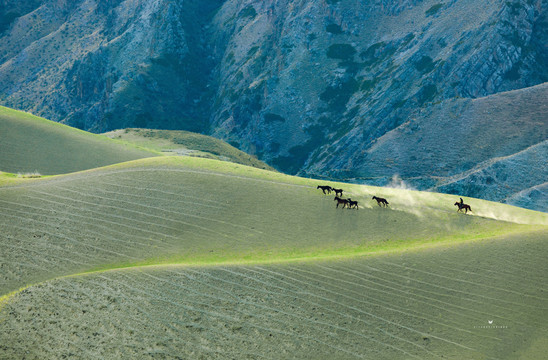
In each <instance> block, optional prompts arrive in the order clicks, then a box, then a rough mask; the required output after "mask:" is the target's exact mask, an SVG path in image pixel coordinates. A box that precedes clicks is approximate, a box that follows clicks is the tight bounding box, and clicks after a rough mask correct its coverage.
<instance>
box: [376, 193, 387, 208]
mask: <svg viewBox="0 0 548 360" xmlns="http://www.w3.org/2000/svg"><path fill="white" fill-rule="evenodd" d="M373 200H377V205H379V206H381V207H382V206H384V207H387V206H388V201H387V200H386V199H384V198H380V197H376V196H373Z"/></svg>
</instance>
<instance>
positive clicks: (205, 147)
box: [103, 129, 275, 171]
mask: <svg viewBox="0 0 548 360" xmlns="http://www.w3.org/2000/svg"><path fill="white" fill-rule="evenodd" d="M103 135H105V136H107V137H109V138H111V139H119V140H123V141H127V142H129V143H132V144H135V145H138V146H142V147H146V148H148V149H153V150H155V151H159V152H163V153H165V154H171V155H187V156H197V157H205V158H209V159H216V160H226V161H231V162H235V163H237V164H242V165H248V166H253V167H256V168H259V169H267V170H273V171H275V170H274V168H272V167H270V166H268V165H267V164H265V163H264V162H262V161H260V160H258V159H257V158H256V157H255V156H252V155H249V154H246V153H245V152H243V151H241V150H238V149H236V148H235V147H234V146H232V145H230V144H228V143H226V142H225V141H222V140H219V139H216V138H214V137H211V136H207V135H202V134H197V133H193V132H189V131H182V130H155V129H121V130H114V131H110V132H108V133H105V134H103Z"/></svg>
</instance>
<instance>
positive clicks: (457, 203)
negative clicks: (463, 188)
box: [455, 198, 472, 214]
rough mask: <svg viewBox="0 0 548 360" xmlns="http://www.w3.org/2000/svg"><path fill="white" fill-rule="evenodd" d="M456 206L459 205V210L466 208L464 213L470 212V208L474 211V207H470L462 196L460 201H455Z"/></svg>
mask: <svg viewBox="0 0 548 360" xmlns="http://www.w3.org/2000/svg"><path fill="white" fill-rule="evenodd" d="M455 206H458V207H459V208H458V209H457V212H459V211H462V209H464V213H465V214H468V210H470V211H472V208H471V207H470V205H468V204H465V203H464V201H463V200H462V198H460V202H458V201H457V202H456V203H455Z"/></svg>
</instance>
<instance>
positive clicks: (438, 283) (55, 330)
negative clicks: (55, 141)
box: [0, 156, 548, 359]
mask: <svg viewBox="0 0 548 360" xmlns="http://www.w3.org/2000/svg"><path fill="white" fill-rule="evenodd" d="M323 183H324V182H319V181H316V180H311V179H304V178H298V177H291V176H287V175H284V174H280V173H275V172H271V171H265V170H260V169H256V168H252V167H247V166H242V165H238V164H234V163H229V162H222V161H216V160H209V159H203V158H194V157H172V156H170V157H153V158H146V159H140V160H135V161H131V162H125V163H120V164H115V165H110V166H107V167H103V168H98V169H92V170H87V171H82V172H78V173H72V174H67V175H60V176H53V177H47V178H42V179H15V180H13V181H12V182H11V183H10V184H9V185H4V186H1V187H0V205H1V207H0V212H1V215H2V216H1V217H0V228H2V234H1V235H0V249H1V251H0V253H1V254H2V256H3V259H2V261H1V269H2V271H1V272H0V296H2V295H3V297H2V298H0V344H1V345H0V354H2V355H4V354H5V355H6V357H7V358H13V357H17V355H19V354H21V353H22V352H23V351H29V353H26V354H27V355H29V357H31V358H62V357H71V356H75V355H76V356H83V357H86V358H127V359H130V358H135V357H140V358H154V357H158V356H159V357H164V358H176V357H182V358H199V357H206V358H227V357H234V358H280V357H282V358H295V357H296V358H318V357H322V356H329V357H330V358H341V359H343V358H344V359H347V358H375V359H408V358H420V359H430V358H440V357H441V356H442V355H443V356H444V357H445V358H454V359H460V358H469V359H485V358H509V359H510V358H519V356H522V355H523V356H525V357H524V358H526V356H527V354H531V353H533V354H534V353H535V352H538V351H542V349H543V348H542V346H543V345H542V344H544V343H545V342H546V339H547V334H548V329H547V327H546V325H545V324H546V323H547V322H546V320H548V318H547V315H546V311H545V309H546V304H547V300H548V298H547V295H546V293H545V291H546V289H544V285H543V284H545V283H546V278H547V277H548V276H547V274H548V272H547V270H548V269H547V268H546V262H545V258H546V255H547V252H548V246H547V244H546V238H547V236H548V214H545V213H539V212H534V211H529V210H524V209H520V208H515V207H511V206H507V205H502V204H497V203H492V202H488V201H483V200H477V199H471V198H466V199H465V201H466V202H467V203H469V204H470V205H471V206H472V209H473V212H472V214H468V215H465V214H460V213H457V212H456V207H455V206H453V203H454V202H455V201H456V200H458V198H457V197H455V196H450V195H443V194H435V193H423V192H415V191H409V190H400V189H387V188H377V187H369V186H361V185H350V184H336V183H331V185H332V186H337V187H342V188H344V190H345V195H346V196H350V197H352V198H353V199H354V200H358V201H359V203H360V206H361V207H360V209H359V210H348V209H337V208H336V207H335V202H334V201H333V196H332V195H330V196H327V195H323V194H322V192H321V191H320V190H318V189H316V186H317V185H318V184H323ZM372 195H378V196H383V197H386V198H387V199H388V200H389V202H390V206H389V207H388V208H380V207H378V206H377V205H376V203H375V202H374V201H373V200H372V199H371V196H372ZM488 321H493V323H492V324H488ZM488 325H489V326H491V327H488ZM496 326H500V327H498V328H497V327H496ZM65 339H66V340H65ZM27 349H28V350H27ZM71 354H72V355H71ZM273 354H274V355H273ZM0 357H1V356H0Z"/></svg>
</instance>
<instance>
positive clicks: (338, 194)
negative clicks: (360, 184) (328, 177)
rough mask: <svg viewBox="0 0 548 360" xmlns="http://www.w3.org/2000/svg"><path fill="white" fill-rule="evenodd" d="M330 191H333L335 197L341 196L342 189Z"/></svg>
mask: <svg viewBox="0 0 548 360" xmlns="http://www.w3.org/2000/svg"><path fill="white" fill-rule="evenodd" d="M331 190H333V191H334V192H335V195H336V196H342V193H343V189H335V188H331Z"/></svg>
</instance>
